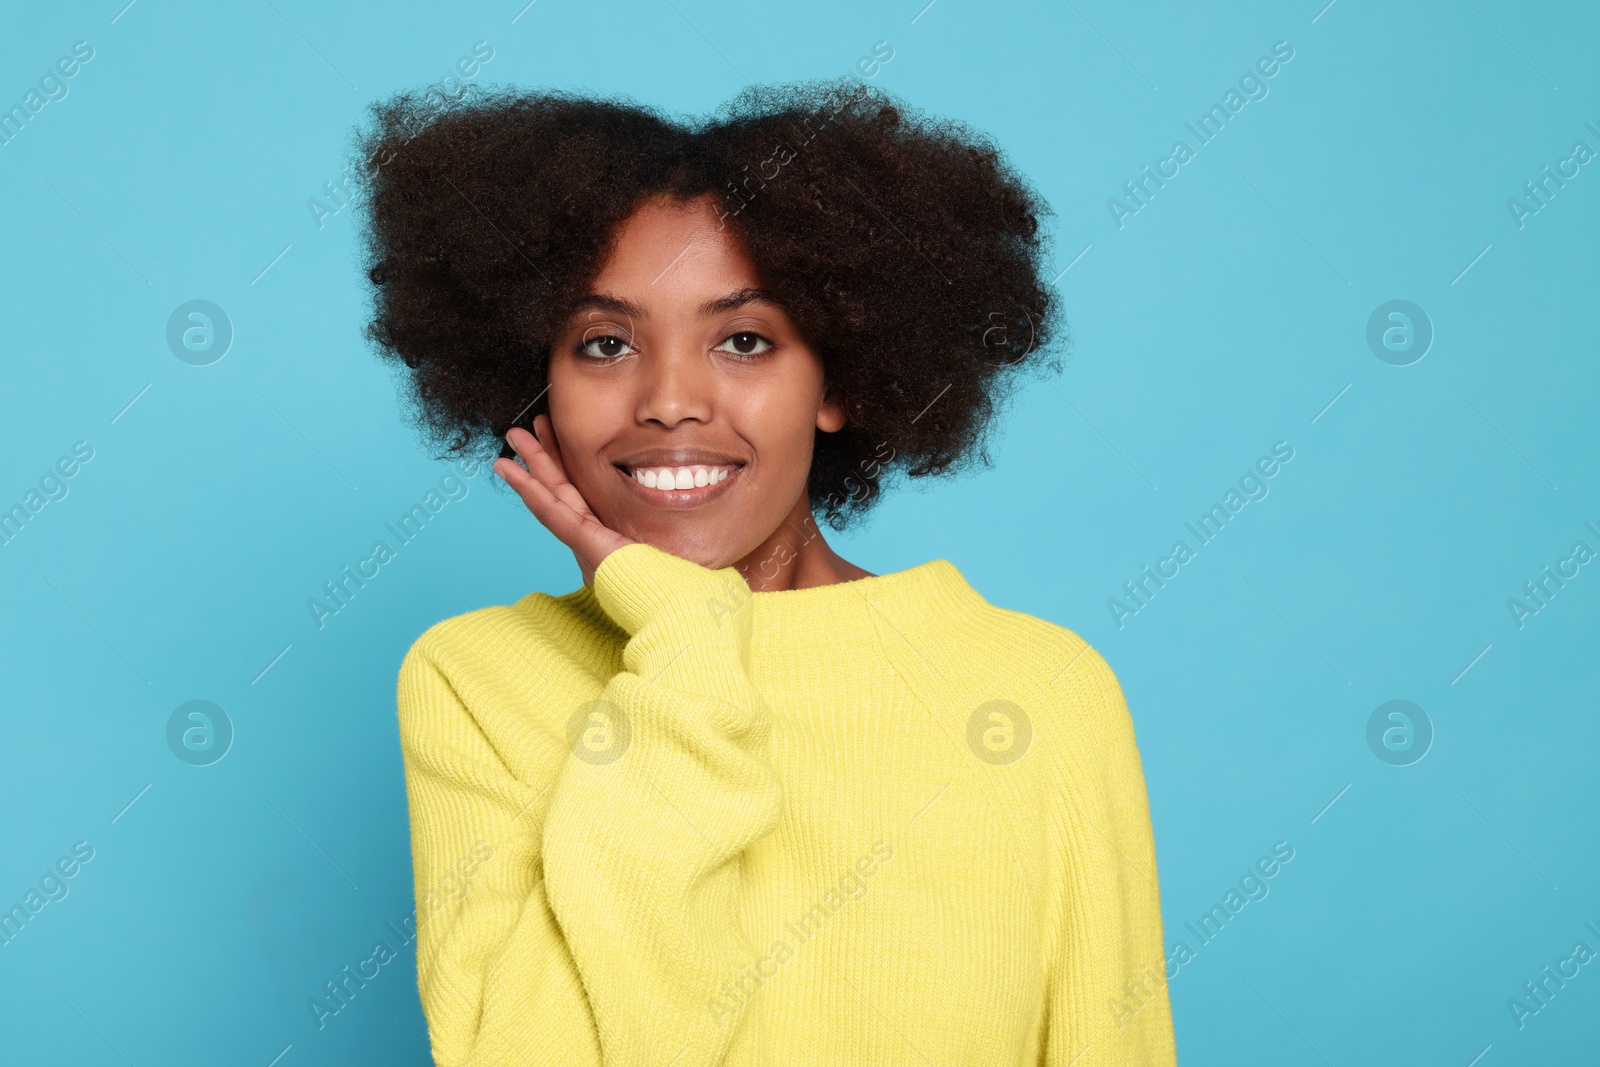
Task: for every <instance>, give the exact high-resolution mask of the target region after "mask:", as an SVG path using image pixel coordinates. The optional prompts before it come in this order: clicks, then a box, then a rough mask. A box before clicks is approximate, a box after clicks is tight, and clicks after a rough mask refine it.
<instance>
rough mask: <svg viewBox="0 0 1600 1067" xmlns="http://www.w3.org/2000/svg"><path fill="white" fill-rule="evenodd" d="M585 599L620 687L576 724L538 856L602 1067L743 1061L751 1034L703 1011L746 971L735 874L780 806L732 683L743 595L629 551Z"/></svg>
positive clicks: (767, 726) (739, 587)
mask: <svg viewBox="0 0 1600 1067" xmlns="http://www.w3.org/2000/svg"><path fill="white" fill-rule="evenodd" d="M594 592H595V596H596V599H597V600H598V602H599V603H600V605H601V606H602V607H603V608H604V610H605V611H606V613H607V614H608V615H609V616H611V618H612V619H613V620H614V621H615V622H616V623H617V624H618V625H619V626H621V627H622V628H623V629H624V630H625V631H626V632H627V633H628V635H629V639H628V641H627V644H626V645H625V646H624V649H623V669H622V670H621V671H620V672H618V673H617V674H616V675H614V676H613V677H612V678H610V679H609V680H608V681H607V683H606V685H605V688H604V690H603V692H602V693H601V695H600V698H599V700H600V703H599V704H597V705H594V706H592V708H591V711H592V713H593V714H594V715H598V716H599V718H592V717H591V718H592V721H593V722H594V723H596V728H597V730H598V733H597V734H596V735H595V736H596V737H597V738H598V739H599V742H600V743H599V745H598V747H597V748H594V749H591V747H590V744H589V742H588V741H587V740H585V739H583V738H580V739H579V740H578V741H576V742H575V743H574V744H573V746H572V754H571V755H569V756H568V757H567V759H566V760H565V763H564V765H563V767H562V770H561V774H560V777H559V779H558V781H557V782H556V785H555V791H554V795H553V797H552V798H551V801H550V806H549V811H548V813H547V816H546V819H545V824H544V834H543V846H544V873H545V881H546V887H547V888H546V892H547V893H548V894H549V899H550V904H551V907H552V908H553V909H554V912H555V915H556V917H557V919H558V920H559V922H560V925H561V930H562V932H563V933H564V935H565V938H566V944H567V946H568V948H569V949H570V951H571V954H572V958H573V960H574V961H575V962H576V965H577V969H578V971H579V972H580V973H581V975H582V978H583V986H584V989H585V991H586V993H587V998H588V1003H589V1007H590V1009H591V1011H592V1016H593V1020H594V1025H595V1027H596V1030H597V1033H598V1037H599V1042H600V1046H601V1048H602V1050H603V1053H604V1058H603V1062H604V1063H605V1064H606V1065H607V1067H633V1065H643V1064H646V1063H649V1064H664V1063H669V1062H670V1063H672V1064H673V1067H705V1065H713V1064H720V1063H722V1062H723V1061H724V1059H725V1058H728V1057H730V1050H732V1049H735V1048H738V1049H741V1050H742V1052H743V1054H744V1055H750V1054H751V1053H752V1052H753V1051H754V1050H755V1048H756V1047H757V1042H758V1039H759V1034H758V1033H757V1032H756V1030H757V1028H756V1027H755V1026H753V1025H750V1022H751V1020H749V1019H747V1018H741V1019H738V1020H732V1021H730V1020H728V1019H726V1018H720V1019H719V1017H718V1016H717V1014H716V1013H714V1012H712V1011H711V1010H710V1008H709V1005H710V1003H711V1000H712V997H713V996H714V995H715V994H716V993H717V992H718V991H719V989H720V987H721V985H722V984H723V983H724V982H725V981H726V980H727V979H728V977H729V976H730V975H732V974H734V973H735V972H736V971H737V969H738V968H739V967H740V966H741V965H742V964H745V963H747V962H748V961H749V960H750V959H751V958H752V956H754V955H756V954H757V953H755V952H754V951H753V950H752V948H751V946H750V943H749V941H748V939H747V937H746V936H745V934H744V932H743V928H742V923H741V921H740V920H741V887H742V885H743V875H742V857H743V853H744V851H745V850H746V848H748V847H749V846H750V845H751V844H752V843H753V842H755V841H757V840H759V839H760V838H761V837H763V836H764V835H766V834H767V833H769V832H770V831H772V830H773V829H774V828H775V827H776V826H777V824H778V819H779V815H780V813H781V811H782V801H783V790H782V787H781V785H780V783H779V780H778V778H777V777H776V775H775V774H774V773H773V771H772V769H771V767H770V766H769V765H768V763H767V762H766V761H765V760H764V758H763V749H764V745H765V742H766V740H767V738H768V734H769V732H770V730H771V712H770V710H769V709H768V708H767V707H766V704H765V702H764V701H763V700H762V698H761V696H760V694H759V693H758V691H757V690H756V688H755V686H754V685H753V684H752V682H751V680H750V675H749V669H748V668H749V656H750V632H751V615H752V608H751V605H750V590H749V587H748V586H747V585H746V584H745V582H744V580H743V578H742V577H741V576H740V575H739V572H738V571H737V570H735V569H734V568H732V567H727V568H723V569H721V570H717V571H713V570H710V569H708V568H706V567H702V566H700V565H699V564H696V563H693V562H691V561H688V560H685V559H682V558H680V557H678V556H674V555H671V554H669V553H667V552H664V551H662V550H660V549H658V548H655V547H654V546H652V545H649V544H645V543H643V542H640V543H635V544H630V545H626V546H624V547H622V548H619V549H616V550H615V551H613V552H612V553H611V554H610V555H608V556H606V557H605V559H604V560H602V561H601V563H600V565H599V567H598V568H597V569H596V571H595V576H594ZM619 749H620V751H618V750H619Z"/></svg>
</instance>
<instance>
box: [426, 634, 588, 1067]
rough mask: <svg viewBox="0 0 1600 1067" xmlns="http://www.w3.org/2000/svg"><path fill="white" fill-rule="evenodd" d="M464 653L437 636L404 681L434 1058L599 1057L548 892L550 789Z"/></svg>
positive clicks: (549, 751)
mask: <svg viewBox="0 0 1600 1067" xmlns="http://www.w3.org/2000/svg"><path fill="white" fill-rule="evenodd" d="M450 652H451V645H450V643H449V642H447V641H443V640H436V639H435V636H434V635H432V634H427V635H424V636H423V637H422V638H421V639H419V640H418V641H417V643H416V644H415V645H413V646H412V648H411V650H410V651H409V652H408V653H407V654H406V657H405V659H404V660H403V661H402V663H401V665H400V674H399V690H398V706H399V718H400V747H401V753H402V754H403V756H404V759H405V778H406V795H407V798H408V806H409V808H410V814H411V840H412V846H411V851H412V865H413V871H414V875H415V879H416V897H417V984H418V988H419V991H420V993H421V997H422V1007H423V1012H424V1014H425V1015H426V1017H427V1020H428V1034H429V1039H430V1041H431V1044H432V1049H433V1055H434V1062H435V1063H436V1064H438V1065H439V1067H490V1065H496V1067H498V1065H501V1064H511V1063H516V1064H521V1065H523V1067H535V1065H539V1067H542V1065H545V1064H557V1063H560V1064H566V1063H573V1062H577V1063H598V1062H599V1049H598V1047H597V1046H596V1043H595V1039H594V1028H593V1026H592V1024H591V1023H590V1022H589V1017H588V1007H587V1004H586V1001H585V998H584V990H583V984H582V982H581V980H580V978H579V975H578V971H577V968H576V967H575V966H574V964H573V961H572V957H571V955H570V954H569V953H568V952H567V950H566V947H565V944H564V943H563V941H562V937H561V930H560V928H559V927H558V926H557V924H556V920H555V916H554V914H553V913H552V912H551V910H550V906H549V904H548V902H547V901H546V898H545V886H544V878H543V876H542V873H541V862H540V841H539V834H538V829H539V814H540V809H541V807H542V804H543V802H546V801H548V796H547V795H546V794H547V793H548V788H545V787H540V786H538V785H536V784H535V783H534V781H532V780H528V779H529V778H530V776H529V775H527V774H526V773H525V774H524V775H523V776H522V777H519V776H518V775H516V774H514V773H513V772H512V771H511V769H510V768H509V767H508V766H507V764H506V761H505V759H503V758H502V756H501V754H500V750H499V749H498V748H497V747H496V745H495V743H493V742H492V741H491V739H490V734H489V732H488V728H487V727H486V726H485V725H484V723H483V722H481V721H480V719H479V715H480V714H481V711H480V709H479V702H480V701H482V703H484V704H490V703H492V700H490V699H488V698H487V696H488V695H487V694H485V693H483V692H480V691H477V690H474V689H471V688H468V690H467V693H468V694H469V695H470V697H472V698H476V699H464V697H463V694H462V693H461V692H458V691H457V689H456V684H457V683H456V682H453V681H452V678H451V675H449V674H447V673H446V668H445V666H444V664H445V663H447V662H449V655H450ZM470 678H471V674H470V672H467V673H465V674H463V675H461V677H460V678H459V681H460V683H461V684H470ZM497 695H498V694H497ZM511 695H512V696H514V694H511ZM500 743H501V745H502V746H504V745H505V744H506V740H505V739H504V738H501V739H500ZM529 747H536V746H529ZM559 751H560V750H559V749H558V748H557V747H556V745H555V743H554V742H553V740H549V739H547V740H545V742H544V744H543V746H542V752H541V753H540V755H542V756H543V757H544V760H545V762H546V763H547V764H550V765H559V764H557V763H556V756H557V755H558V754H559ZM529 762H535V760H530V761H529Z"/></svg>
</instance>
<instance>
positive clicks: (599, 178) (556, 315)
mask: <svg viewBox="0 0 1600 1067" xmlns="http://www.w3.org/2000/svg"><path fill="white" fill-rule="evenodd" d="M370 117H371V120H372V121H371V122H370V123H369V124H367V125H366V126H365V127H364V128H362V129H358V130H357V132H356V136H355V141H354V148H355V151H356V153H357V155H358V165H357V167H355V168H354V169H355V170H356V171H357V173H358V178H357V189H356V194H357V195H358V196H359V197H360V200H361V205H362V210H363V212H364V221H365V227H364V229H365V244H364V248H363V252H364V256H365V262H364V264H363V265H364V267H365V269H366V272H367V277H368V279H369V280H370V281H371V283H372V297H373V315H372V321H371V322H370V323H369V324H368V326H367V328H366V336H367V338H368V339H369V340H371V341H372V342H373V343H374V344H375V345H376V346H377V347H378V349H379V351H380V355H381V356H382V357H383V358H384V359H386V360H389V361H391V362H393V361H398V362H399V363H403V364H404V366H405V368H407V370H408V371H409V377H408V385H409V391H410V399H411V402H412V411H411V416H412V422H413V424H414V425H415V426H416V427H417V428H419V429H420V430H422V431H423V432H424V434H425V436H426V437H427V439H428V441H429V442H430V444H432V445H433V447H434V448H435V450H436V453H437V454H438V455H439V456H440V458H447V457H455V458H460V457H464V456H468V455H478V456H481V457H482V458H484V459H488V458H489V457H490V456H491V455H492V454H498V455H501V456H510V455H511V451H510V448H509V446H507V445H506V444H505V434H506V431H507V430H509V429H510V428H511V427H512V426H514V425H520V426H524V427H531V426H532V424H533V417H534V415H536V414H537V413H538V412H539V411H541V410H545V402H544V393H545V388H546V382H547V378H546V374H547V369H548V365H549V364H548V361H549V357H550V348H551V344H552V341H553V339H554V337H555V335H556V334H557V333H558V331H559V330H560V329H561V327H562V326H563V325H564V323H565V321H566V319H567V317H568V315H569V314H570V310H569V309H570V308H571V307H572V306H573V304H574V303H575V301H576V300H577V299H578V298H579V297H581V296H583V295H584V294H585V292H586V291H587V286H588V284H589V283H590V281H591V280H592V279H593V278H594V277H595V275H596V274H597V273H598V271H599V269H600V267H601V265H602V264H603V262H604V260H605V257H606V255H607V253H608V251H609V244H610V240H611V238H612V237H613V235H614V233H615V230H616V228H617V227H618V224H619V223H621V222H622V221H623V220H624V219H626V218H627V217H628V216H629V215H630V214H632V213H633V211H634V210H635V209H636V208H637V207H638V206H640V204H641V203H643V202H644V201H645V200H647V199H650V198H652V197H657V196H663V195H665V196H670V197H673V198H678V199H691V198H694V197H698V196H702V195H705V194H711V195H712V196H713V197H714V198H715V199H716V201H717V203H718V204H719V205H720V209H719V210H720V212H721V215H722V222H723V225H724V226H726V227H727V228H728V229H729V230H730V231H731V232H732V233H734V234H735V235H736V238H737V239H738V240H740V241H742V243H743V247H744V248H745V250H746V251H747V253H748V254H749V256H750V257H751V260H752V261H753V262H754V263H755V264H756V266H757V269H758V271H759V272H760V273H761V275H762V276H763V282H764V285H765V287H766V288H767V289H769V290H770V291H772V292H773V293H775V294H776V295H777V296H778V298H779V300H780V301H781V302H782V304H783V306H784V308H785V310H786V311H787V312H788V313H789V315H790V317H791V318H792V319H793V320H794V321H795V323H796V324H797V325H798V326H799V328H800V330H801V332H802V334H803V335H805V336H806V338H807V339H808V341H809V342H810V343H811V345H812V346H813V348H814V349H815V350H816V351H817V352H818V354H819V355H820V357H821V359H822V361H823V367H824V374H825V379H826V382H827V388H828V389H829V390H830V391H831V395H833V396H834V397H836V398H838V399H840V400H841V401H842V402H843V404H844V410H845V413H846V425H845V426H844V428H843V429H841V430H840V431H838V432H836V433H824V432H822V431H820V430H819V431H817V435H816V441H815V449H814V457H813V460H812V467H811V471H810V481H809V487H808V493H809V496H810V502H811V507H812V510H813V512H814V513H820V514H821V515H822V517H823V519H824V521H826V522H827V523H828V524H829V525H830V526H832V527H833V528H834V529H836V530H843V529H846V528H847V527H848V526H850V525H852V524H853V521H854V519H855V518H856V517H857V516H859V515H861V514H864V513H865V512H866V510H867V509H868V508H870V507H871V506H872V505H873V504H874V503H875V502H876V501H877V500H878V499H880V497H881V495H882V492H883V486H884V480H885V478H886V477H888V476H889V475H890V474H892V473H893V472H895V471H897V470H899V471H904V472H905V473H906V475H907V476H908V477H912V478H920V477H926V476H929V475H935V474H940V473H944V472H946V471H949V470H951V469H962V468H964V467H966V466H968V465H969V461H970V460H971V459H972V458H973V457H977V458H979V459H981V461H982V462H983V464H984V465H988V464H989V463H990V462H991V459H990V457H989V455H988V452H987V449H986V436H987V433H988V430H989V427H990V425H991V423H992V422H993V421H994V418H995V415H996V413H997V410H998V407H999V405H1000V403H1001V402H1002V399H1003V396H1004V395H1005V394H1004V386H1005V384H1006V383H1007V382H1008V381H1009V380H1010V379H1011V378H1012V377H1013V375H1012V373H1011V372H1013V371H1016V370H1017V369H1019V368H1021V367H1024V366H1038V365H1041V363H1042V365H1044V366H1047V367H1050V368H1052V369H1054V370H1059V369H1060V365H1059V362H1058V361H1055V360H1053V359H1046V355H1045V354H1046V353H1047V352H1049V351H1050V348H1051V346H1052V344H1054V343H1056V342H1060V344H1059V345H1058V347H1063V348H1064V346H1065V341H1066V338H1065V336H1064V335H1065V327H1064V325H1062V324H1061V323H1060V322H1058V321H1057V320H1058V319H1059V318H1060V314H1059V311H1058V308H1057V301H1056V300H1055V299H1053V297H1052V294H1051V292H1050V287H1049V284H1048V283H1046V282H1045V281H1043V280H1042V276H1041V270H1042V267H1043V260H1044V253H1043V250H1042V246H1041V233H1040V230H1041V227H1040V219H1041V218H1042V217H1045V216H1047V215H1049V214H1050V208H1049V206H1048V205H1047V204H1046V203H1045V202H1044V201H1043V199H1042V198H1041V197H1040V196H1039V195H1038V194H1037V193H1036V192H1035V191H1034V190H1033V189H1032V187H1031V186H1030V185H1029V184H1028V183H1027V182H1026V181H1025V180H1024V179H1023V178H1022V177H1021V176H1020V175H1018V174H1017V173H1016V172H1015V171H1014V170H1013V169H1012V168H1011V167H1010V166H1009V165H1008V164H1007V163H1006V161H1005V160H1004V159H1003V157H1002V156H1001V153H1000V151H999V150H998V149H997V148H996V147H995V146H994V144H993V143H992V142H991V141H990V140H989V139H988V138H987V137H986V136H985V135H983V134H981V133H978V132H976V131H974V130H972V129H970V128H969V127H966V126H964V125H962V124H960V123H958V122H955V121H951V120H938V119H929V118H927V117H925V116H923V115H922V114H921V113H920V112H917V111H915V110H914V109H912V108H911V107H910V106H908V105H907V104H905V103H904V102H903V101H901V100H898V99H897V98H895V97H893V96H891V95H890V94H888V93H886V92H884V91H882V90H879V89H876V88H874V87H871V86H868V85H867V84H865V83H864V82H860V81H856V80H854V79H848V78H843V79H837V80H833V81H818V82H806V83H799V84H793V85H787V86H752V87H750V88H747V89H746V90H744V91H743V92H741V93H740V94H739V95H738V96H736V97H735V98H734V99H733V100H731V101H730V102H729V103H727V104H726V105H724V106H723V107H722V108H721V109H720V110H719V111H718V112H717V114H716V115H715V116H714V117H712V118H709V119H688V120H675V119H671V118H668V117H665V116H663V115H661V114H660V113H658V112H657V111H655V110H652V109H650V108H647V107H643V106H640V105H638V104H636V103H634V102H632V101H630V100H626V99H608V98H597V97H593V96H580V95H575V94H572V93H566V92H558V91H537V92H530V91H518V90H513V89H509V88H503V89H485V88H482V87H479V86H468V87H466V88H464V89H463V90H462V91H461V92H460V93H458V94H457V95H456V96H455V97H453V98H452V97H441V96H440V95H439V94H438V93H437V91H435V92H433V93H431V94H427V95H424V94H420V93H416V92H402V93H400V94H398V95H396V96H394V97H392V98H390V99H388V100H385V101H380V102H377V103H375V104H373V105H372V106H371V115H370Z"/></svg>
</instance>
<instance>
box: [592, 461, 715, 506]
mask: <svg viewBox="0 0 1600 1067" xmlns="http://www.w3.org/2000/svg"><path fill="white" fill-rule="evenodd" d="M614 469H615V470H616V472H617V473H618V474H619V475H621V476H622V477H623V478H626V479H627V480H628V482H629V483H630V484H632V486H633V488H634V490H635V491H636V492H637V493H638V494H639V496H640V498H641V499H643V500H644V501H646V502H647V503H650V504H653V505H655V506H657V507H668V508H682V507H694V506H696V505H698V504H702V503H704V502H706V501H707V500H711V499H714V498H715V497H718V496H721V495H722V493H723V492H724V491H726V489H727V488H728V486H729V484H730V483H731V482H733V481H736V480H737V479H738V477H739V474H740V472H742V471H743V470H744V464H742V463H723V464H715V465H713V464H704V463H692V464H688V465H685V466H680V467H671V466H640V467H629V466H626V465H622V464H618V465H617V466H616V467H615V468H614Z"/></svg>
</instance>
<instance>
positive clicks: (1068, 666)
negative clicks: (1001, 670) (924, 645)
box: [963, 601, 1116, 688]
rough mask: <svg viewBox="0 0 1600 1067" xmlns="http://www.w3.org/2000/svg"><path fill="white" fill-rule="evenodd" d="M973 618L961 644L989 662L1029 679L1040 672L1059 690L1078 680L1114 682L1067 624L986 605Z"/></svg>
mask: <svg viewBox="0 0 1600 1067" xmlns="http://www.w3.org/2000/svg"><path fill="white" fill-rule="evenodd" d="M974 620H975V621H974V626H973V627H972V630H971V632H969V633H967V634H965V635H963V636H964V637H965V638H966V640H965V641H964V642H963V643H965V644H968V645H969V647H971V650H972V652H973V653H975V654H977V655H979V656H982V657H983V658H984V659H985V660H987V661H996V660H998V661H999V662H1003V663H1005V664H1006V665H1007V666H1008V667H1010V668H1011V669H1012V670H1020V671H1022V672H1024V673H1026V674H1028V675H1035V674H1036V673H1038V672H1043V674H1044V677H1045V678H1046V679H1047V680H1048V681H1049V682H1050V684H1051V685H1053V686H1055V687H1057V688H1060V687H1062V686H1064V685H1069V684H1072V683H1078V682H1082V681H1093V682H1094V683H1097V684H1102V685H1103V684H1105V683H1106V682H1107V681H1110V682H1111V683H1112V684H1115V682H1116V676H1115V674H1114V673H1113V672H1112V670H1111V666H1110V664H1108V663H1107V662H1106V660H1105V657H1104V656H1102V655H1101V654H1100V652H1099V651H1098V650H1096V649H1095V648H1094V647H1093V646H1092V645H1090V644H1089V642H1088V641H1086V640H1084V638H1083V637H1082V636H1080V635H1079V634H1078V633H1077V632H1076V631H1074V630H1071V629H1069V628H1067V627H1066V626H1062V625H1061V624H1059V623H1054V622H1051V621H1050V620H1048V619H1041V618H1039V617H1038V616H1036V615H1029V614H1028V613H1026V612H1022V611H1015V610H1012V609H1010V608H1003V607H1000V606H998V605H995V604H990V603H988V602H987V601H985V602H984V603H983V604H982V606H981V607H979V609H978V611H977V612H976V614H975V616H974Z"/></svg>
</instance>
